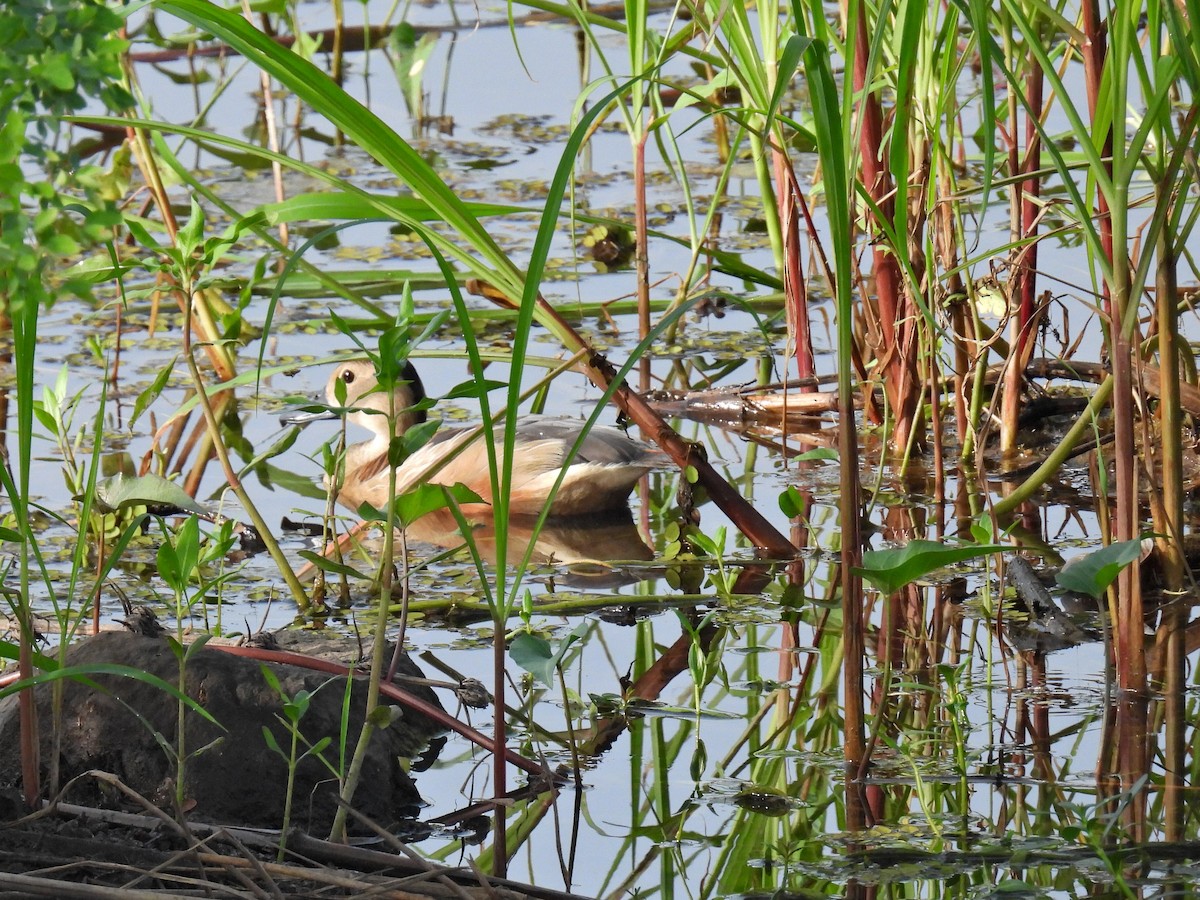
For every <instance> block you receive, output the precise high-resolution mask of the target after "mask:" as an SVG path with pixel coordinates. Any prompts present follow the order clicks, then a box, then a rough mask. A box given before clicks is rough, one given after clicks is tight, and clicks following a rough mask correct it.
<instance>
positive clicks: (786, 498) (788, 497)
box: [779, 484, 805, 519]
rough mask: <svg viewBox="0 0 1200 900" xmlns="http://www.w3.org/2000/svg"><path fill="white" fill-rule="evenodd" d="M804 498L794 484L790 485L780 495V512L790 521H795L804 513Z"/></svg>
mask: <svg viewBox="0 0 1200 900" xmlns="http://www.w3.org/2000/svg"><path fill="white" fill-rule="evenodd" d="M804 506H805V503H804V496H803V495H802V494H801V493H800V492H799V491H798V490H796V486H795V485H794V484H789V485H788V486H787V488H786V489H785V490H784V492H783V493H782V494H780V495H779V510H780V512H782V513H783V514H784V515H785V516H787V517H788V518H789V519H794V518H796V517H797V516H799V515H800V514H801V513H803V512H804Z"/></svg>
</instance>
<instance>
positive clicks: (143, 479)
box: [75, 474, 205, 513]
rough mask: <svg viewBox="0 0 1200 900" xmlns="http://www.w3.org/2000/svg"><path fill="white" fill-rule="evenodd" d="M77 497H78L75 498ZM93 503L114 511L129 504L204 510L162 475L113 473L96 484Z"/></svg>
mask: <svg viewBox="0 0 1200 900" xmlns="http://www.w3.org/2000/svg"><path fill="white" fill-rule="evenodd" d="M75 499H76V500H79V499H81V498H79V497H76V498H75ZM96 503H97V505H98V506H99V507H100V509H101V512H106V513H109V512H115V511H117V510H118V509H128V508H129V507H131V506H146V507H149V508H151V509H160V510H161V509H168V510H184V511H185V512H191V513H203V512H204V511H205V510H204V507H203V506H201V505H200V504H199V503H197V502H196V501H195V500H193V499H192V498H191V497H189V496H188V495H187V493H186V492H185V491H184V490H183V488H181V487H180V486H179V485H177V484H176V483H175V482H173V481H168V480H167V479H165V478H163V477H162V476H161V475H154V474H150V475H114V476H113V477H112V478H108V479H105V480H104V481H102V482H101V483H100V484H98V485H96Z"/></svg>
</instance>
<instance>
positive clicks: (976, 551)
mask: <svg viewBox="0 0 1200 900" xmlns="http://www.w3.org/2000/svg"><path fill="white" fill-rule="evenodd" d="M1008 549H1010V548H1009V547H1007V546H1005V545H1004V544H947V543H944V542H942V541H926V540H916V541H910V542H909V543H908V544H907V545H905V546H903V547H896V548H894V549H890V550H868V551H867V552H866V553H864V554H863V565H862V568H861V569H857V568H856V569H855V570H854V571H855V572H856V573H857V574H859V575H861V576H862V577H863V578H865V579H866V580H867V581H869V582H871V584H873V585H875V587H877V588H879V590H880V591H882V592H883V593H885V594H891V593H894V592H896V591H898V590H900V588H902V587H904V586H905V585H908V584H911V583H912V582H914V581H916V580H917V579H918V578H922V577H924V576H925V575H928V574H929V573H930V572H935V571H937V570H938V569H941V568H944V567H946V566H949V565H952V564H953V563H957V562H962V561H963V560H967V559H975V558H977V557H980V556H987V555H988V554H989V553H1003V552H1004V551H1005V550H1008Z"/></svg>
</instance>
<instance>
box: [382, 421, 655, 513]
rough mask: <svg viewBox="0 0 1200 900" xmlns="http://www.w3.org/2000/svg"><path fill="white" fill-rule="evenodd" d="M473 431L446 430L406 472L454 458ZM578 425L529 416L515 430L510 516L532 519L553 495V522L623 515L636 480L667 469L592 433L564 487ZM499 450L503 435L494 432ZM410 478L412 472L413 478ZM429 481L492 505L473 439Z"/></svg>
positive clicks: (604, 432) (613, 438)
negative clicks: (446, 457)
mask: <svg viewBox="0 0 1200 900" xmlns="http://www.w3.org/2000/svg"><path fill="white" fill-rule="evenodd" d="M473 431H474V429H470V428H444V429H442V430H440V431H438V432H437V433H436V434H435V435H434V437H433V439H432V440H431V441H430V442H429V443H428V444H426V445H425V447H423V448H422V449H421V450H420V451H419V452H418V453H416V454H414V455H413V457H412V458H410V459H409V460H408V462H406V463H405V465H404V469H405V470H406V471H408V470H409V469H410V467H411V468H412V469H414V470H415V469H426V468H428V462H432V461H433V460H434V459H440V458H442V457H443V456H444V455H447V454H450V453H452V452H453V451H454V450H456V449H457V448H458V447H459V446H461V445H462V444H463V443H464V442H466V441H467V440H468V439H469V438H470V436H471V434H472V432H473ZM582 432H583V423H582V422H578V421H576V420H573V419H563V418H555V417H552V416H527V417H524V418H522V419H521V421H520V422H519V423H518V424H517V430H516V452H515V454H514V455H513V472H512V491H511V493H510V499H509V512H510V513H511V514H512V515H537V514H538V513H540V512H541V510H542V507H543V506H544V505H545V503H546V499H547V497H550V496H551V495H552V494H553V498H554V499H553V502H552V503H551V508H550V512H551V515H554V516H579V515H591V514H594V513H598V512H604V511H608V510H613V509H618V508H622V507H624V506H625V505H626V501H627V500H628V498H629V494H630V492H631V491H632V490H633V487H634V485H635V484H637V481H638V479H639V478H641V477H642V476H643V475H645V474H646V473H647V472H649V471H650V470H651V469H654V468H657V467H659V466H661V465H663V464H664V463H665V462H666V457H665V456H664V455H663V454H662V453H661V452H660V451H659V450H657V449H655V448H653V447H651V446H649V445H648V444H644V443H642V442H641V441H636V440H634V439H633V438H630V437H629V436H628V435H626V434H625V433H624V432H623V431H621V430H620V429H617V428H612V427H610V426H604V425H598V426H595V427H593V428H592V429H591V430H590V431H588V433H587V434H586V435H585V436H584V437H583V440H582V442H581V443H580V444H579V449H578V450H577V452H576V453H575V455H574V456H572V457H571V460H570V464H569V465H568V467H567V472H566V475H564V476H563V480H562V483H561V484H559V485H558V487H557V489H555V482H556V481H557V480H558V475H559V472H560V471H561V470H562V467H563V463H564V461H565V460H566V459H567V454H568V453H569V452H570V451H571V448H572V447H574V446H575V444H576V442H578V441H579V439H580V435H581V434H582ZM494 434H495V440H496V441H497V443H499V442H500V441H502V440H503V428H502V427H498V428H496V429H495V432H494ZM414 475H416V472H415V471H414ZM427 480H429V481H432V482H434V483H436V484H456V483H462V484H465V485H466V486H467V487H469V488H471V489H472V490H474V491H475V492H476V493H477V494H479V495H480V496H481V497H483V498H484V499H485V500H488V501H489V502H490V501H491V499H492V487H491V478H490V472H489V467H488V458H487V450H486V448H485V447H484V445H483V442H482V441H479V440H476V441H474V442H473V443H472V444H471V445H470V446H467V447H466V448H465V449H463V450H462V451H461V453H459V454H458V455H457V456H456V457H455V458H454V459H453V460H451V461H450V462H448V463H446V465H445V466H444V467H443V468H442V469H441V470H439V471H438V472H436V473H435V474H433V475H431V476H430V477H429V478H428V479H427Z"/></svg>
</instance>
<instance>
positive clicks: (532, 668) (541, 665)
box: [508, 622, 591, 687]
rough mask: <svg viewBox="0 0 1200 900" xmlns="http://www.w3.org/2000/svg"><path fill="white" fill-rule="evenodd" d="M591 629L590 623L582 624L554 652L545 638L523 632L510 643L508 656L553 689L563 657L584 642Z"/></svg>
mask: <svg viewBox="0 0 1200 900" xmlns="http://www.w3.org/2000/svg"><path fill="white" fill-rule="evenodd" d="M590 628H591V625H590V624H589V623H588V622H580V623H579V624H578V625H576V626H575V627H574V628H573V629H572V630H571V633H570V634H568V635H567V636H566V637H564V638H563V639H562V640H561V641H560V642H559V644H558V649H557V650H552V649H551V645H550V642H549V641H547V640H546V639H545V638H541V637H538V636H537V635H535V634H530V633H529V632H528V631H522V632H521V633H520V634H518V635H517V636H516V637H514V638H513V639H512V641H510V642H509V645H508V655H509V656H510V657H512V661H513V662H515V663H516V664H517V665H518V666H520V667H521V668H522V669H524V670H525V671H526V672H530V673H532V674H533V675H534V676H535V677H536V678H537V679H538V680H540V681H541V682H542V683H543V684H545V685H546V686H547V687H553V686H554V676H555V673H557V672H558V667H559V666H560V665H562V659H563V656H565V655H566V652H567V650H568V649H569V648H570V646H571V645H572V644H574V643H575V642H576V641H578V640H582V638H583V636H584V635H585V634H586V633H587V632H588V629H590Z"/></svg>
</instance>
